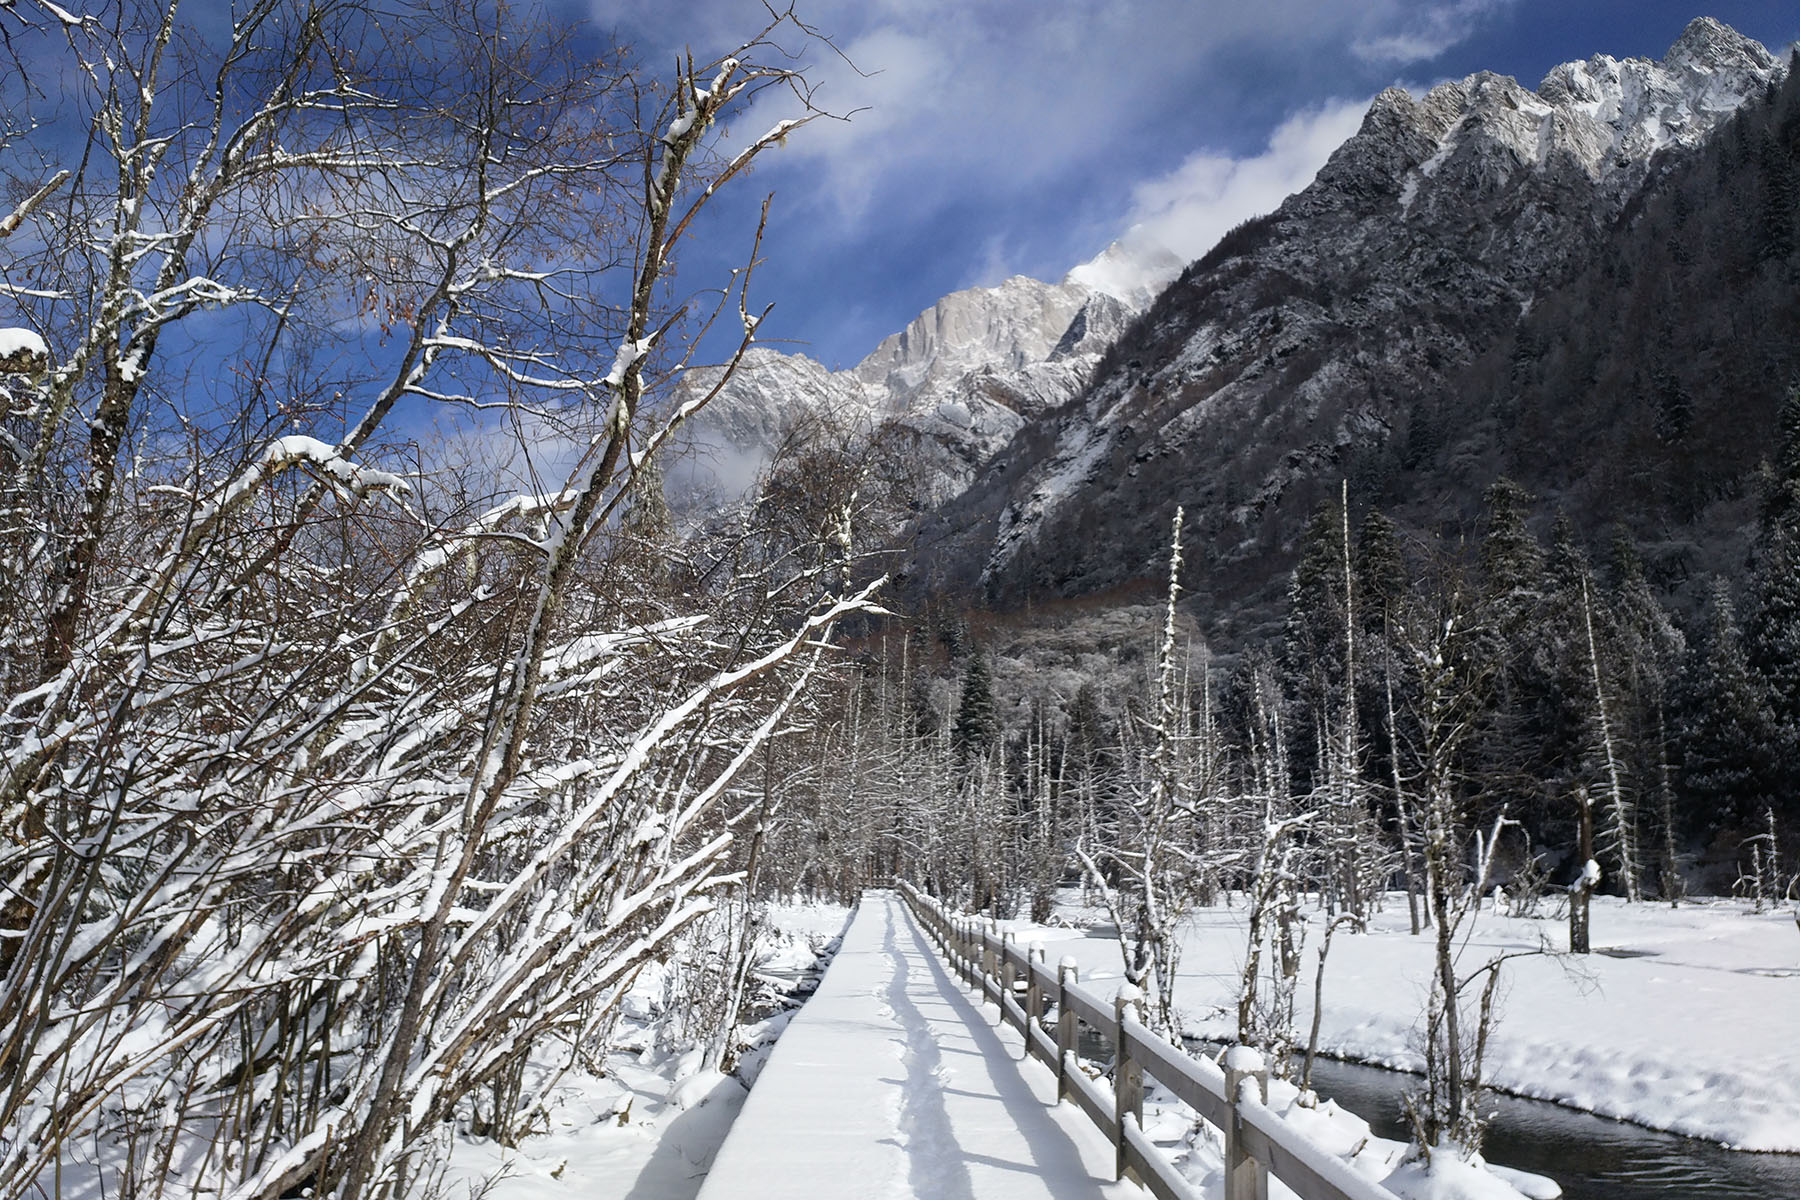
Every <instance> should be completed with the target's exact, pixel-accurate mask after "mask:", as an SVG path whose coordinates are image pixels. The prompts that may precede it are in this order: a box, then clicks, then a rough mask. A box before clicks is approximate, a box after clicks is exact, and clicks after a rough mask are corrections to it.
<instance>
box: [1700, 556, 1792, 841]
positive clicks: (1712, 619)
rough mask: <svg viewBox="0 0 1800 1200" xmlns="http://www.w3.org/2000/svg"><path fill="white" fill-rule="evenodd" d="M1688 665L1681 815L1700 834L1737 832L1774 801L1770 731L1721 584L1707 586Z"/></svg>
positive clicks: (1765, 703)
mask: <svg viewBox="0 0 1800 1200" xmlns="http://www.w3.org/2000/svg"><path fill="white" fill-rule="evenodd" d="M1695 659H1696V661H1695V662H1694V665H1693V668H1692V670H1691V671H1690V673H1689V677H1690V679H1691V681H1692V682H1691V686H1690V691H1689V694H1688V696H1687V697H1686V703H1685V705H1684V706H1683V707H1684V711H1685V720H1684V722H1683V728H1682V765H1683V775H1684V782H1685V786H1686V790H1687V794H1688V797H1689V800H1690V805H1691V807H1690V810H1689V811H1690V814H1691V816H1692V818H1693V819H1694V820H1695V821H1696V822H1698V824H1699V826H1700V828H1701V829H1702V830H1703V831H1706V832H1713V831H1717V830H1718V829H1720V828H1737V829H1744V828H1747V827H1748V824H1749V822H1750V821H1752V820H1754V818H1755V817H1756V816H1757V815H1758V814H1760V813H1761V812H1762V811H1763V809H1764V808H1766V807H1768V806H1769V805H1770V804H1771V803H1773V800H1774V797H1772V796H1771V795H1770V791H1771V784H1772V781H1773V776H1774V768H1775V759H1774V746H1775V744H1776V726H1775V720H1774V716H1773V713H1772V712H1771V710H1770V706H1769V698H1768V692H1767V689H1766V688H1765V687H1764V686H1763V683H1762V680H1761V679H1760V678H1758V676H1757V675H1756V673H1755V672H1753V671H1751V669H1750V664H1749V661H1748V660H1747V659H1746V657H1745V655H1744V647H1743V638H1742V635H1741V633H1740V632H1739V629H1738V623H1737V614H1736V611H1735V608H1734V606H1733V604H1732V601H1731V587H1730V585H1729V584H1728V583H1726V581H1725V580H1723V579H1719V580H1715V581H1714V583H1713V590H1712V600H1711V603H1710V605H1709V607H1708V611H1707V625H1706V640H1705V642H1704V643H1703V644H1702V646H1701V648H1700V651H1699V653H1698V654H1697V655H1696V656H1695Z"/></svg>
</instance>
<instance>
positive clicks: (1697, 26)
mask: <svg viewBox="0 0 1800 1200" xmlns="http://www.w3.org/2000/svg"><path fill="white" fill-rule="evenodd" d="M1779 65H1780V64H1779V62H1778V61H1777V60H1776V58H1775V57H1774V55H1772V54H1770V53H1769V51H1768V50H1767V49H1766V48H1765V47H1764V46H1763V44H1762V43H1761V42H1759V41H1757V40H1755V39H1754V38H1747V37H1745V36H1744V35H1743V34H1741V33H1739V32H1738V31H1737V30H1735V29H1733V28H1731V27H1730V26H1729V25H1726V24H1723V23H1722V22H1719V21H1716V20H1714V19H1713V18H1712V17H1696V18H1694V19H1693V20H1692V21H1690V22H1689V23H1688V27H1687V28H1686V29H1684V30H1682V32H1681V36H1680V37H1678V38H1676V39H1675V44H1674V45H1673V46H1670V47H1669V52H1668V53H1667V54H1665V55H1664V56H1663V60H1662V66H1663V69H1664V70H1667V71H1686V72H1690V73H1701V74H1713V73H1717V72H1721V71H1725V72H1730V71H1751V72H1768V71H1771V70H1773V69H1774V68H1776V67H1777V66H1779Z"/></svg>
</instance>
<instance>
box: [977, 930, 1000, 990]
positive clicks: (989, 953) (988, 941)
mask: <svg viewBox="0 0 1800 1200" xmlns="http://www.w3.org/2000/svg"><path fill="white" fill-rule="evenodd" d="M988 925H989V928H988V930H987V932H985V933H983V934H982V935H981V973H982V974H983V975H985V976H987V977H988V978H990V979H992V978H993V977H994V976H995V975H996V974H998V972H997V971H996V970H995V969H994V943H993V940H992V936H991V935H993V934H996V933H998V932H999V929H998V928H995V927H994V922H993V920H992V919H991V918H990V919H989V921H988Z"/></svg>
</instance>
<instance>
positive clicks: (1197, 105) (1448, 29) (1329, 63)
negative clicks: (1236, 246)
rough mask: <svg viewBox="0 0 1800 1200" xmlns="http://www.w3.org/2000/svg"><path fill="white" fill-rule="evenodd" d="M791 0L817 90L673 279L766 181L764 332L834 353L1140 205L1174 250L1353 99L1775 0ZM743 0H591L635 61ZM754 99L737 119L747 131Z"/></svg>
mask: <svg viewBox="0 0 1800 1200" xmlns="http://www.w3.org/2000/svg"><path fill="white" fill-rule="evenodd" d="M1692 3H1693V0H1689V2H1688V3H1670V2H1666V0H1635V2H1619V0H1442V2H1405V0H1233V2H1231V3H1220V2H1218V0H798V2H797V6H796V7H797V11H798V12H799V13H800V15H801V16H803V17H804V18H805V19H806V20H808V21H809V22H811V23H812V24H814V25H816V26H818V27H819V28H820V29H821V30H822V31H824V32H826V33H829V34H830V35H831V36H832V37H833V39H834V41H835V42H836V44H837V46H838V47H839V48H840V49H842V50H843V51H844V52H845V53H846V54H847V55H848V56H849V58H850V59H851V60H852V61H853V62H854V63H855V65H856V67H857V68H859V69H860V70H861V71H862V72H864V73H865V74H863V75H860V76H859V75H858V74H857V73H856V72H854V71H852V70H850V69H848V68H847V67H846V66H845V65H844V64H843V63H842V62H841V61H839V60H838V59H836V58H835V57H834V56H831V55H829V54H821V53H815V54H814V55H813V56H812V60H811V64H810V74H811V75H812V77H813V78H814V80H815V81H816V82H817V83H819V84H820V85H821V91H820V99H821V101H822V102H823V103H825V104H826V105H828V106H831V107H834V108H837V109H841V110H847V109H852V108H857V109H862V110H863V111H861V112H859V113H858V114H857V115H856V116H855V117H854V118H853V119H851V120H850V121H848V122H845V123H841V124H837V123H834V124H831V125H829V126H823V125H818V124H815V125H814V126H812V127H810V128H809V129H807V130H804V131H802V132H801V133H800V134H798V135H796V137H795V138H794V139H792V140H791V143H790V145H789V147H788V148H787V149H784V150H781V151H779V152H778V153H777V154H776V155H774V156H772V157H771V158H769V159H768V160H767V162H766V164H765V165H764V166H762V167H761V168H759V169H758V171H757V172H756V173H755V175H754V176H753V177H752V178H751V179H750V181H749V182H748V185H747V186H746V187H743V188H740V190H739V192H738V195H737V198H736V203H734V205H733V206H732V207H731V208H730V209H729V210H728V211H727V212H726V213H724V214H723V215H724V216H725V218H726V219H725V220H724V221H722V222H720V223H718V224H717V225H715V227H714V229H713V231H712V232H711V233H710V234H709V236H708V237H707V238H706V239H705V240H703V241H702V242H700V243H699V244H696V245H694V246H691V247H689V248H688V250H687V258H686V272H687V273H686V275H685V282H687V283H690V284H694V285H698V284H699V283H700V282H702V279H703V274H702V273H703V272H708V271H716V270H719V269H722V268H723V267H724V266H726V265H728V264H729V263H730V262H734V261H736V259H737V257H740V256H741V254H742V251H743V247H744V246H745V245H746V244H747V242H748V237H749V232H750V229H751V227H752V223H753V216H754V214H753V205H752V204H751V201H756V202H760V200H761V197H762V195H763V194H764V193H767V192H773V193H774V196H775V202H774V208H773V213H772V216H771V221H770V229H769V235H768V239H767V242H766V244H765V253H766V259H767V262H766V265H764V266H763V267H762V268H761V269H760V271H759V275H758V279H757V282H758V292H759V295H760V297H761V299H762V300H763V301H765V302H768V301H773V302H774V303H775V305H776V310H775V315H774V316H773V317H771V319H770V321H769V323H768V324H767V325H766V326H765V327H764V329H763V335H764V336H765V337H775V338H782V339H790V340H791V341H792V342H793V343H795V345H793V346H791V347H789V348H795V349H800V350H803V351H804V352H806V353H808V354H810V355H812V356H813V357H815V358H818V359H820V360H821V361H823V362H825V363H826V364H827V365H831V366H848V365H851V364H852V363H854V362H855V361H856V360H857V359H859V358H861V357H862V356H863V355H864V354H866V353H867V352H868V351H869V350H871V349H873V348H874V345H875V343H876V342H877V341H878V340H879V339H880V338H882V337H883V336H885V335H887V334H889V333H892V332H894V331H895V330H898V329H899V328H901V327H902V326H904V325H905V324H906V322H907V321H909V320H911V319H912V317H913V316H915V315H916V314H917V313H918V312H919V311H921V310H922V309H924V308H925V307H927V306H928V305H930V304H931V303H932V302H933V301H934V300H936V299H937V298H938V297H939V296H942V295H944V294H946V293H948V292H950V291H954V290H956V289H958V288H962V287H969V286H973V285H978V284H987V283H994V282H997V281H998V280H999V279H1001V278H1004V277H1005V276H1006V275H1008V274H1012V273H1022V274H1028V275H1034V276H1037V277H1039V278H1046V279H1056V278H1060V277H1061V276H1062V275H1063V273H1065V272H1066V271H1068V270H1069V269H1070V268H1071V267H1073V266H1075V265H1076V264H1077V263H1080V262H1082V261H1084V260H1086V259H1087V258H1090V257H1092V256H1093V255H1094V254H1096V253H1098V252H1099V251H1100V250H1101V249H1102V248H1103V247H1104V246H1105V245H1106V244H1107V243H1108V242H1110V241H1112V240H1113V239H1114V238H1116V237H1118V236H1120V235H1121V234H1122V233H1124V232H1125V230H1126V229H1127V228H1128V227H1130V226H1131V225H1133V224H1134V223H1138V222H1148V223H1149V224H1150V225H1151V226H1153V227H1155V228H1156V230H1157V232H1159V233H1160V234H1162V235H1164V236H1166V237H1167V238H1168V239H1170V240H1173V241H1175V242H1176V243H1177V244H1178V247H1179V248H1180V249H1181V250H1182V251H1183V253H1185V254H1186V255H1188V256H1190V257H1191V256H1197V255H1198V254H1200V253H1201V252H1203V251H1204V250H1205V249H1206V247H1207V245H1209V244H1210V241H1211V239H1212V238H1215V237H1216V236H1217V234H1218V233H1219V232H1222V231H1223V230H1224V229H1225V228H1229V227H1230V226H1231V225H1233V224H1235V223H1236V222H1237V221H1238V220H1241V219H1243V218H1244V217H1245V216H1249V215H1252V214H1253V213H1255V212H1259V211H1267V210H1268V209H1270V208H1273V207H1274V206H1275V205H1276V204H1278V203H1279V202H1280V200H1281V198H1282V196H1284V195H1285V194H1287V193H1288V192H1289V191H1291V190H1293V189H1294V188H1296V187H1299V186H1302V185H1304V183H1305V182H1306V181H1307V180H1308V179H1310V177H1311V174H1312V172H1313V171H1315V170H1316V169H1317V166H1318V164H1319V163H1320V162H1321V161H1323V158H1324V157H1325V155H1326V154H1328V153H1329V152H1330V150H1331V148H1332V147H1333V146H1335V145H1336V144H1337V142H1339V141H1340V140H1341V139H1342V138H1343V137H1344V136H1347V135H1348V133H1350V132H1351V131H1353V130H1354V129H1355V127H1356V124H1357V121H1358V118H1359V117H1360V114H1361V112H1362V110H1363V108H1364V107H1365V106H1366V104H1367V102H1368V100H1369V98H1370V97H1372V96H1373V95H1374V94H1375V93H1376V92H1378V91H1380V90H1381V89H1382V88H1383V87H1386V86H1388V85H1390V84H1396V83H1398V84H1402V85H1405V86H1409V87H1412V88H1414V89H1415V90H1416V89H1419V88H1421V87H1424V86H1428V85H1430V84H1432V83H1435V82H1437V81H1439V80H1442V79H1447V78H1460V77H1461V76H1464V75H1467V74H1469V73H1471V72H1473V71H1477V70H1483V69H1486V70H1493V71H1497V72H1500V73H1502V74H1508V75H1514V76H1516V77H1518V78H1519V79H1520V80H1521V81H1522V82H1525V83H1526V84H1527V85H1531V86H1535V84H1536V83H1537V81H1538V80H1539V79H1541V78H1542V77H1543V75H1544V73H1545V72H1546V71H1547V70H1548V69H1549V68H1550V67H1552V66H1554V65H1556V64H1557V63H1559V62H1563V61H1566V60H1569V59H1576V58H1586V57H1588V56H1589V55H1591V54H1595V53H1606V54H1611V55H1613V56H1615V57H1621V58H1622V57H1628V56H1645V57H1652V58H1660V57H1661V56H1662V54H1663V53H1664V52H1665V51H1666V50H1667V49H1668V46H1669V44H1670V43H1671V42H1673V41H1674V40H1675V38H1676V37H1678V36H1679V35H1680V33H1681V31H1682V29H1683V28H1684V27H1685V26H1686V24H1687V23H1688V22H1689V21H1690V20H1691V19H1693V18H1694V17H1696V16H1700V15H1707V16H1714V17H1717V18H1719V19H1720V20H1722V21H1724V22H1726V23H1727V24H1729V25H1731V26H1733V27H1735V28H1736V29H1738V30H1739V31H1740V32H1743V33H1746V34H1748V35H1750V36H1752V37H1755V38H1757V39H1759V40H1760V41H1762V42H1763V43H1764V44H1765V45H1768V46H1769V47H1770V48H1771V49H1773V50H1776V51H1778V52H1784V51H1785V48H1786V47H1788V46H1789V44H1790V43H1792V42H1793V41H1794V40H1795V39H1796V38H1800V8H1797V7H1796V6H1795V5H1794V4H1793V3H1792V0H1783V2H1779V3H1776V2H1768V0H1742V2H1736V3H1724V2H1719V0H1714V2H1712V3H1711V4H1710V5H1709V7H1706V8H1704V9H1698V8H1694V7H1691V4H1692ZM763 11H764V10H763V7H762V4H761V2H760V0H589V8H588V13H589V15H590V16H591V17H592V19H593V20H594V21H595V22H596V24H597V25H599V26H600V27H601V28H602V29H610V30H613V31H616V33H617V34H618V35H619V36H621V37H623V38H624V39H626V40H628V41H630V42H632V43H633V44H634V45H635V46H636V47H637V48H638V49H639V50H640V52H642V53H643V54H644V55H645V56H646V58H647V60H648V61H649V62H651V63H656V62H659V61H661V62H669V61H672V52H673V51H674V50H676V49H678V48H680V47H682V46H687V47H691V48H692V50H693V51H694V53H695V56H696V57H697V58H699V57H707V58H710V57H712V56H713V55H715V54H717V53H720V52H723V51H724V50H727V49H729V48H731V46H732V45H734V44H735V43H736V41H737V40H739V38H740V37H741V36H742V35H743V34H744V33H745V32H747V31H749V30H751V29H753V28H754V24H755V22H756V20H757V18H758V17H759V16H760V15H761V14H762V13H763ZM774 115H779V114H774V113H763V112H758V113H753V114H750V115H749V116H748V117H747V118H746V122H747V123H748V124H750V125H754V126H755V127H756V129H757V131H759V132H760V130H761V129H762V128H766V126H767V124H768V123H769V118H771V117H772V116H774Z"/></svg>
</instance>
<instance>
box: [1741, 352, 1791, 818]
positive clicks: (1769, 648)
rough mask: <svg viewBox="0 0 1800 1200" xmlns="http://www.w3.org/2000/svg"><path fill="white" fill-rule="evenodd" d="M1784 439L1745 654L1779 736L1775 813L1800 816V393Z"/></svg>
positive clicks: (1766, 503)
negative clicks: (1798, 794)
mask: <svg viewBox="0 0 1800 1200" xmlns="http://www.w3.org/2000/svg"><path fill="white" fill-rule="evenodd" d="M1780 436H1781V442H1780V447H1779V450H1778V452H1777V454H1776V456H1775V461H1774V462H1773V463H1772V464H1771V465H1770V468H1769V471H1768V476H1767V478H1766V479H1765V480H1764V487H1763V504H1762V522H1761V528H1760V531H1759V535H1758V538H1757V561H1756V569H1755V572H1754V574H1753V576H1752V581H1751V583H1752V595H1753V597H1754V607H1753V608H1752V609H1751V614H1750V622H1749V627H1748V629H1747V630H1746V631H1745V632H1746V639H1745V641H1746V645H1745V649H1746V654H1747V658H1748V661H1749V665H1750V669H1751V671H1752V672H1754V673H1755V675H1756V676H1757V678H1758V680H1759V681H1760V683H1761V684H1762V686H1763V688H1764V690H1765V691H1766V693H1767V695H1768V697H1769V703H1770V709H1771V716H1772V717H1773V718H1774V722H1775V727H1776V730H1777V731H1778V734H1779V742H1778V744H1777V745H1776V746H1775V747H1774V752H1775V756H1776V763H1775V767H1774V769H1775V771H1776V777H1775V778H1774V780H1773V781H1772V787H1773V790H1774V792H1775V798H1776V800H1777V805H1776V807H1777V809H1778V810H1779V811H1787V812H1796V813H1800V798H1796V793H1800V387H1796V388H1794V389H1793V390H1791V391H1789V393H1788V396H1787V399H1786V400H1785V401H1784V402H1783V404H1782V407H1781V416H1780Z"/></svg>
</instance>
